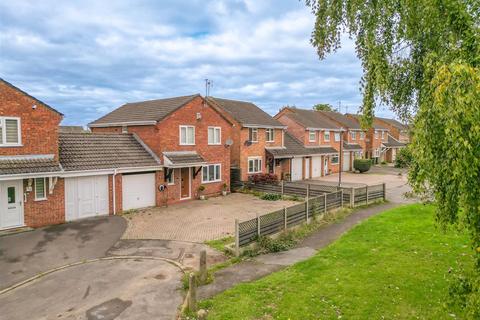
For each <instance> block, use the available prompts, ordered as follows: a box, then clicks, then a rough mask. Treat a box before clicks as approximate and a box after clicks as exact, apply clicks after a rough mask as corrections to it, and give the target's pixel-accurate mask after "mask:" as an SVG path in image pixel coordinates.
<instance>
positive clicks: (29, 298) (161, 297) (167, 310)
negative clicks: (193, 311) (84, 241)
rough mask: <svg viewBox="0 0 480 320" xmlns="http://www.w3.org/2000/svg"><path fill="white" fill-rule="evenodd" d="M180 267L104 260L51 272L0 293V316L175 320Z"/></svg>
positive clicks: (159, 262) (17, 317) (180, 294)
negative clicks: (0, 308) (0, 307)
mask: <svg viewBox="0 0 480 320" xmlns="http://www.w3.org/2000/svg"><path fill="white" fill-rule="evenodd" d="M181 276H182V271H181V270H180V269H179V268H178V267H176V266H174V265H172V264H170V263H167V262H164V261H157V260H147V259H127V260H106V261H97V262H92V263H86V264H81V265H78V266H75V267H71V268H67V269H64V270H62V271H58V272H55V273H51V274H49V275H46V276H44V277H42V278H41V279H40V280H37V281H34V282H32V283H29V284H27V285H25V286H22V287H19V288H17V289H15V290H13V291H10V292H7V293H5V294H3V295H0V305H1V306H2V311H1V316H0V317H1V318H2V319H11V320H17V319H18V320H23V319H33V318H35V319H89V320H93V319H103V320H107V319H117V320H122V319H175V316H176V313H177V309H178V306H179V305H180V304H181V303H182V300H183V298H182V293H181Z"/></svg>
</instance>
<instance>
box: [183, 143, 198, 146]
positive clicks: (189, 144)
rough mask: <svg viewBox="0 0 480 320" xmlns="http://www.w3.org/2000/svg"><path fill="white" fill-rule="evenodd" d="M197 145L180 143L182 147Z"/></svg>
mask: <svg viewBox="0 0 480 320" xmlns="http://www.w3.org/2000/svg"><path fill="white" fill-rule="evenodd" d="M194 145H195V143H180V146H194Z"/></svg>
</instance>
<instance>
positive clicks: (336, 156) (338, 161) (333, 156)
mask: <svg viewBox="0 0 480 320" xmlns="http://www.w3.org/2000/svg"><path fill="white" fill-rule="evenodd" d="M335 158H336V159H337V162H333V159H335ZM339 163H340V156H339V155H332V156H331V157H330V164H331V165H332V166H336V165H337V164H339Z"/></svg>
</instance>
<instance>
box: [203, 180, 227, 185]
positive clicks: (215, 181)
mask: <svg viewBox="0 0 480 320" xmlns="http://www.w3.org/2000/svg"><path fill="white" fill-rule="evenodd" d="M218 182H222V180H214V181H202V184H210V183H218Z"/></svg>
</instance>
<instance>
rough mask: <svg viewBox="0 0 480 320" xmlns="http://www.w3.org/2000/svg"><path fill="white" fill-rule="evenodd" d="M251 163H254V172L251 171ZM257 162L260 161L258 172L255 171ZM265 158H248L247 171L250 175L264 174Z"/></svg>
mask: <svg viewBox="0 0 480 320" xmlns="http://www.w3.org/2000/svg"><path fill="white" fill-rule="evenodd" d="M250 161H253V165H252V168H253V170H252V171H250ZM255 161H258V170H256V171H255ZM262 165H263V158H262V157H248V161H247V171H248V173H261V172H263V168H262Z"/></svg>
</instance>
